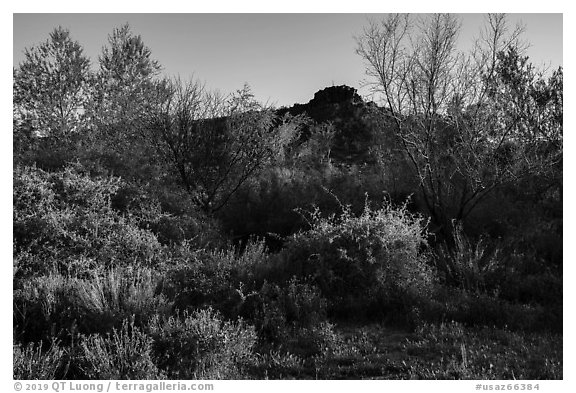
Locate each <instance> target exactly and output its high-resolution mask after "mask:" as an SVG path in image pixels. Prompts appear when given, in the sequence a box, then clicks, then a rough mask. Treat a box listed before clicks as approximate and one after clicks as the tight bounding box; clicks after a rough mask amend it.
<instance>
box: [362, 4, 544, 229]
mask: <svg viewBox="0 0 576 393" xmlns="http://www.w3.org/2000/svg"><path fill="white" fill-rule="evenodd" d="M459 29H460V22H459V21H458V19H457V18H456V17H455V16H454V15H450V14H434V15H429V16H426V17H424V18H411V17H410V16H409V15H400V14H395V15H390V16H388V17H387V18H386V19H384V20H382V21H371V22H370V24H369V25H368V27H367V28H366V29H365V30H364V33H363V35H362V36H360V37H359V38H357V43H358V47H357V53H358V54H359V55H360V56H362V58H363V59H364V60H365V61H366V68H367V70H366V73H367V75H368V76H369V79H370V80H369V84H370V85H371V86H372V88H373V91H374V92H375V93H376V94H377V95H378V96H379V97H381V99H382V102H383V104H384V107H385V110H386V119H387V120H386V126H387V127H393V129H394V132H395V134H396V136H397V137H398V140H399V143H400V145H401V146H402V150H403V152H404V154H405V155H406V157H407V158H408V160H409V162H410V163H411V167H412V169H413V170H414V172H415V174H416V175H417V178H418V179H419V180H418V182H419V188H420V191H421V192H420V194H421V196H422V199H423V201H424V204H425V205H426V208H427V210H428V211H429V213H430V214H431V216H432V218H433V221H434V222H435V223H436V224H437V225H439V229H440V231H442V232H444V234H446V235H447V237H449V236H450V234H451V228H452V225H451V221H452V220H453V219H456V220H464V219H465V218H466V217H467V216H468V215H469V214H470V212H471V211H472V210H473V209H474V208H475V207H476V206H477V204H478V203H479V201H481V200H482V199H483V198H484V197H485V196H486V195H487V194H488V193H489V192H491V191H492V190H493V189H494V188H495V187H497V186H498V185H501V184H504V183H506V182H509V181H513V180H515V179H517V178H518V177H519V176H522V175H523V174H528V173H531V171H534V170H537V166H540V165H541V164H543V162H541V161H538V160H531V158H532V157H529V156H528V154H527V151H528V150H527V149H523V148H520V147H521V146H523V144H525V143H526V140H523V141H520V139H519V138H518V132H512V130H516V131H518V129H519V127H520V123H521V118H520V117H519V116H507V117H506V118H504V117H505V116H504V115H503V114H504V112H505V110H504V109H503V108H502V107H498V104H497V103H498V102H500V103H502V102H503V101H505V100H506V99H508V98H509V97H506V94H503V93H502V92H503V91H505V90H506V89H504V85H505V84H506V83H507V81H505V80H504V79H503V78H502V73H503V72H505V70H504V69H503V68H502V67H501V64H502V61H504V57H503V56H504V55H503V54H504V53H506V51H509V50H513V51H515V53H522V50H523V49H524V48H525V45H524V44H523V43H522V42H521V41H520V36H521V33H522V27H521V26H517V27H516V28H515V29H513V30H512V31H509V29H508V27H507V23H506V17H505V15H494V14H490V15H488V16H487V18H486V25H485V26H484V28H483V30H482V31H481V35H480V38H479V39H478V40H477V41H476V43H475V46H474V49H473V50H472V52H471V53H463V52H461V51H459V50H458V48H457V40H458V35H459ZM528 74H529V73H528ZM528 74H527V73H525V76H526V80H524V81H523V83H524V84H525V85H526V86H531V85H532V84H533V82H534V80H535V79H536V78H535V75H534V74H530V75H528ZM508 82H509V81H508ZM508 93H510V92H508ZM508 96H509V94H508ZM525 98H526V97H525ZM524 109H525V108H524ZM523 113H524V114H525V115H526V114H527V112H526V111H525V110H524V112H523ZM525 134H526V133H525ZM525 136H526V135H525ZM531 141H532V142H537V138H536V139H535V138H532V139H531ZM512 147H513V148H512ZM506 149H508V152H512V151H513V152H514V154H513V155H511V156H509V157H505V154H504V152H505V151H507V150H506ZM518 161H525V162H524V164H526V165H524V164H523V165H518Z"/></svg>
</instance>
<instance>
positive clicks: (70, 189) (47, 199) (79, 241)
mask: <svg viewBox="0 0 576 393" xmlns="http://www.w3.org/2000/svg"><path fill="white" fill-rule="evenodd" d="M120 184H121V181H120V179H117V178H96V179H92V178H90V177H89V175H87V174H84V173H83V172H82V171H81V168H80V169H78V168H66V169H65V170H63V171H61V172H56V173H51V174H50V173H47V172H44V171H41V170H39V169H36V168H16V169H15V170H14V191H13V192H14V223H13V225H14V245H15V253H16V256H17V257H18V258H19V264H20V269H19V275H20V276H25V275H30V274H46V273H48V272H50V271H52V270H54V268H55V269H57V270H59V271H61V272H67V273H73V274H83V273H85V272H86V271H85V270H84V271H77V270H76V269H78V268H80V267H81V266H78V264H75V262H76V261H77V260H78V259H79V258H83V259H85V260H94V261H97V262H98V263H99V264H104V265H115V264H129V263H133V262H140V263H148V264H152V263H155V261H157V259H158V258H159V257H160V255H161V251H162V248H161V246H160V244H159V243H158V241H157V239H156V237H155V236H154V234H153V233H152V232H150V231H147V230H144V229H141V228H139V227H138V225H137V222H136V221H135V220H134V219H132V218H130V217H128V216H121V215H119V214H118V213H117V212H115V211H114V210H113V209H112V208H111V206H110V204H111V202H110V199H111V197H112V196H113V195H114V193H115V192H116V191H117V190H118V187H119V185H120Z"/></svg>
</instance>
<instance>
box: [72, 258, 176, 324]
mask: <svg viewBox="0 0 576 393" xmlns="http://www.w3.org/2000/svg"><path fill="white" fill-rule="evenodd" d="M159 285H160V278H159V277H158V276H157V272H156V271H154V270H151V269H148V268H122V269H111V270H108V271H106V272H104V273H103V274H101V275H98V276H96V277H94V278H93V279H91V280H81V281H78V289H77V296H78V303H79V309H80V313H81V314H80V315H81V317H82V319H81V323H82V326H83V327H84V331H89V332H100V333H103V332H107V331H110V328H112V327H116V328H119V327H120V326H119V325H120V323H121V322H122V321H123V320H125V319H127V318H132V319H133V320H134V322H135V323H136V325H137V326H140V325H142V324H145V323H147V321H148V320H149V319H150V318H151V317H152V316H154V315H160V316H163V315H168V314H169V313H170V312H171V311H172V306H173V305H172V302H170V301H169V300H168V299H167V298H166V297H165V296H164V295H162V294H161V293H160V288H159Z"/></svg>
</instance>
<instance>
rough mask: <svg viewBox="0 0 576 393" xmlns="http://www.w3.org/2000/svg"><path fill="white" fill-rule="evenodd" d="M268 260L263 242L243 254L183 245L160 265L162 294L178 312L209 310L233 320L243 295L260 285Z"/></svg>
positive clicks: (171, 252) (174, 249) (253, 245)
mask: <svg viewBox="0 0 576 393" xmlns="http://www.w3.org/2000/svg"><path fill="white" fill-rule="evenodd" d="M267 261H268V254H267V250H266V247H265V245H264V243H263V242H249V243H248V244H247V245H246V247H245V249H244V250H243V252H239V251H238V250H236V249H234V248H232V247H228V248H225V249H222V250H205V249H200V250H198V249H194V248H192V246H191V245H190V244H189V243H188V242H183V243H181V244H179V245H175V246H173V247H172V248H171V250H170V252H169V253H167V258H166V260H165V261H164V262H163V263H162V264H161V265H160V266H159V268H160V269H161V276H162V292H163V293H164V294H165V295H166V296H167V297H168V298H170V299H174V306H175V308H177V309H179V310H180V311H186V310H188V311H192V310H195V309H198V308H207V307H212V308H213V309H216V310H218V311H219V312H221V313H222V314H223V315H224V316H225V317H227V318H232V319H234V318H236V317H237V316H238V315H239V312H240V308H241V307H242V306H243V303H244V301H245V299H246V296H247V295H248V294H249V293H251V292H253V291H254V290H257V289H259V288H260V286H261V285H262V281H263V279H262V276H263V275H264V273H263V272H264V271H265V270H266V265H267Z"/></svg>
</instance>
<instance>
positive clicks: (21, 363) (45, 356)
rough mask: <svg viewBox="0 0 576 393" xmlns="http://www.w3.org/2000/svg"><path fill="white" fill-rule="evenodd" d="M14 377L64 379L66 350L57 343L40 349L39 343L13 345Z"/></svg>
mask: <svg viewBox="0 0 576 393" xmlns="http://www.w3.org/2000/svg"><path fill="white" fill-rule="evenodd" d="M13 359H14V368H13V372H14V379H64V378H65V377H66V371H67V363H66V352H65V351H64V349H63V348H61V347H60V346H59V345H58V344H57V343H55V342H54V343H52V345H51V346H50V347H49V348H48V349H47V350H46V351H42V342H40V344H39V345H35V344H34V343H29V344H28V345H27V346H25V347H22V345H20V344H16V345H14V346H13Z"/></svg>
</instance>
